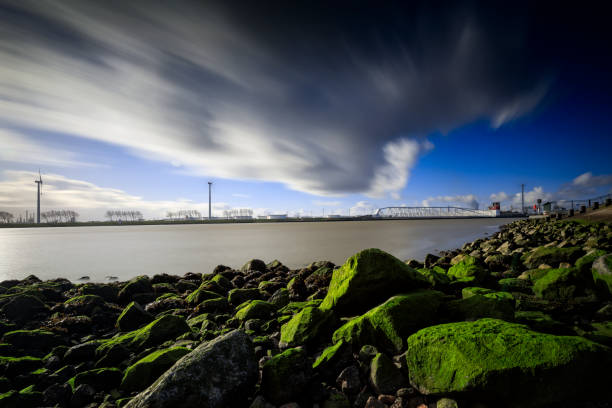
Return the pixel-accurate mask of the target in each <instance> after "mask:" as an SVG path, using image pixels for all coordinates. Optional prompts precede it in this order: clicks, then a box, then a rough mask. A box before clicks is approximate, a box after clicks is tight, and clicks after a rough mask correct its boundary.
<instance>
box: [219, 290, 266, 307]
mask: <svg viewBox="0 0 612 408" xmlns="http://www.w3.org/2000/svg"><path fill="white" fill-rule="evenodd" d="M261 298H262V296H261V292H260V291H259V289H257V288H246V289H240V288H236V289H232V290H230V291H229V292H228V293H227V300H228V301H229V302H230V303H231V304H232V305H239V304H241V303H243V302H246V301H247V300H256V299H261Z"/></svg>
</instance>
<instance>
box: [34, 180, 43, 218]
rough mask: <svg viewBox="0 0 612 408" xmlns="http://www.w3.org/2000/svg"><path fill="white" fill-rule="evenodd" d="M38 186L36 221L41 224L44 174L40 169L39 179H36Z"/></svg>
mask: <svg viewBox="0 0 612 408" xmlns="http://www.w3.org/2000/svg"><path fill="white" fill-rule="evenodd" d="M34 182H35V183H36V187H37V190H38V191H37V193H36V223H37V224H40V196H41V195H42V184H43V181H42V176H41V175H40V169H38V180H34Z"/></svg>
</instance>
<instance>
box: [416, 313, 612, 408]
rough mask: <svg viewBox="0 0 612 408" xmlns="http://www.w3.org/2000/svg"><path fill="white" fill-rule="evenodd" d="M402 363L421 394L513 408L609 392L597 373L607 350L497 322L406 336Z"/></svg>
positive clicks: (610, 358) (609, 357)
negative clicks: (453, 395) (446, 395)
mask: <svg viewBox="0 0 612 408" xmlns="http://www.w3.org/2000/svg"><path fill="white" fill-rule="evenodd" d="M406 361H407V366H408V372H409V373H410V383H411V384H412V385H413V386H414V387H415V388H417V389H418V390H419V391H420V392H421V393H423V394H444V393H457V394H458V395H460V394H463V395H465V396H467V395H469V396H470V397H473V398H478V399H480V400H483V401H489V400H490V401H497V402H498V401H500V400H503V401H504V402H506V403H507V404H508V405H510V406H545V405H547V404H555V403H560V402H563V403H564V404H565V403H568V402H570V401H574V400H576V399H580V401H582V400H584V398H585V396H586V395H588V396H589V398H591V397H593V398H595V399H596V400H598V399H603V400H606V398H610V397H611V396H612V393H611V392H610V387H609V386H606V385H605V384H606V383H607V382H608V379H607V377H605V376H602V375H601V373H602V372H606V370H607V368H606V367H609V366H610V364H611V363H612V354H611V350H610V349H609V348H607V347H605V346H602V345H599V344H597V343H594V342H591V341H589V340H586V339H584V338H581V337H576V336H554V335H551V334H544V333H538V332H534V331H531V330H529V329H528V328H527V327H525V326H523V325H519V324H514V323H507V322H504V321H502V320H497V319H481V320H478V321H476V322H460V323H448V324H442V325H438V326H432V327H428V328H425V329H423V330H420V331H419V332H417V333H415V334H413V335H412V336H410V337H409V338H408V351H407V353H406ZM432 373H435V375H432Z"/></svg>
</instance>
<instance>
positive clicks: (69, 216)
mask: <svg viewBox="0 0 612 408" xmlns="http://www.w3.org/2000/svg"><path fill="white" fill-rule="evenodd" d="M77 218H79V213H78V212H76V211H72V210H51V211H45V212H41V213H40V219H41V220H43V221H44V222H48V223H60V222H75V221H76V220H77Z"/></svg>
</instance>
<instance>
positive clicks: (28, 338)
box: [2, 329, 64, 352]
mask: <svg viewBox="0 0 612 408" xmlns="http://www.w3.org/2000/svg"><path fill="white" fill-rule="evenodd" d="M2 341H3V342H4V343H8V344H11V345H13V346H15V347H18V348H20V349H23V350H28V351H33V350H36V351H42V352H48V351H50V350H51V349H52V348H53V347H56V346H59V345H62V344H64V339H62V337H61V336H58V335H57V334H55V333H53V332H50V331H47V330H42V329H36V330H13V331H10V332H8V333H4V336H2Z"/></svg>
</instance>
